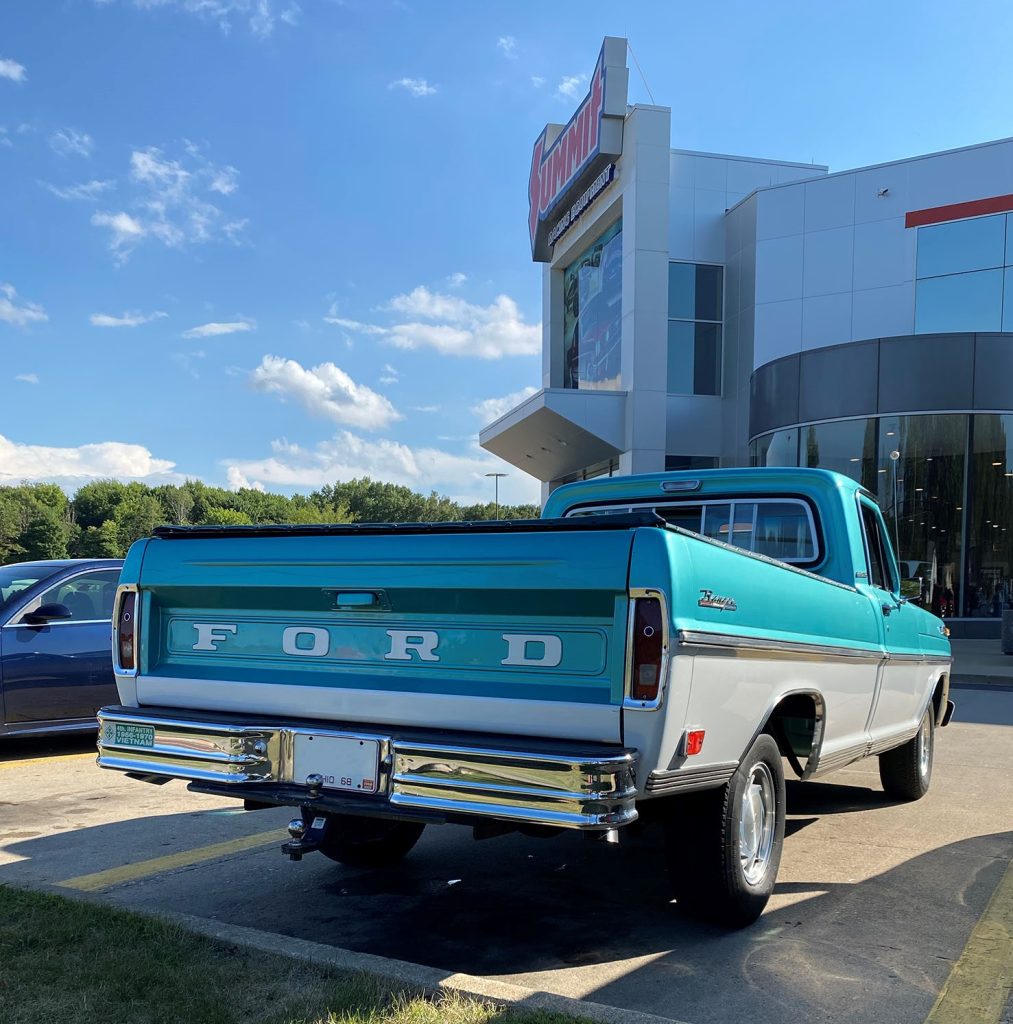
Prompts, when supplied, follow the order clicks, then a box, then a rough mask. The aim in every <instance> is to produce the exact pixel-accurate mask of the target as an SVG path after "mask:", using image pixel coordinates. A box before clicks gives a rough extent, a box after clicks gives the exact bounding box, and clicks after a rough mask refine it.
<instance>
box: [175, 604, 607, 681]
mask: <svg viewBox="0 0 1013 1024" xmlns="http://www.w3.org/2000/svg"><path fill="white" fill-rule="evenodd" d="M168 649H169V653H170V654H171V655H173V656H174V657H178V656H184V657H186V656H190V657H192V656H194V654H196V655H198V656H206V655H208V654H221V655H227V656H229V657H231V658H240V659H246V658H250V659H256V660H258V661H263V660H271V661H276V660H283V661H288V660H289V659H292V658H299V659H301V660H303V661H304V662H309V661H318V662H326V663H342V662H346V663H356V664H362V663H363V662H365V663H373V664H377V665H383V664H386V665H396V664H398V663H404V664H413V665H415V666H425V665H434V666H435V665H440V666H442V667H444V668H470V669H491V668H496V667H498V666H504V667H507V668H515V669H527V670H534V671H537V670H539V669H542V670H557V671H561V672H565V673H576V674H581V675H583V674H587V675H597V674H599V673H601V672H602V671H604V668H605V654H606V635H605V632H604V631H603V630H598V629H583V630H563V631H558V632H552V633H543V632H539V631H537V629H535V628H531V629H528V630H523V631H522V629H520V628H518V629H516V630H514V631H511V630H503V629H502V627H498V626H496V627H493V626H474V627H468V628H461V627H451V628H441V629H432V628H429V626H428V624H427V626H425V627H419V628H411V627H408V628H403V627H402V628H393V627H389V626H386V625H376V624H372V623H371V624H351V623H349V624H345V623H342V624H335V625H331V624H328V625H318V624H311V623H307V624H298V625H286V624H285V623H281V622H273V621H269V620H262V619H261V620H256V621H245V622H244V621H234V622H223V621H220V620H219V621H194V620H193V619H190V618H182V617H173V618H172V619H170V621H169V624H168Z"/></svg>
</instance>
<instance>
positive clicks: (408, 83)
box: [387, 78, 437, 96]
mask: <svg viewBox="0 0 1013 1024" xmlns="http://www.w3.org/2000/svg"><path fill="white" fill-rule="evenodd" d="M387 88H388V89H405V90H407V91H408V92H410V93H411V94H412V95H413V96H432V95H433V94H434V93H435V92H436V90H437V86H435V85H430V84H429V83H428V82H427V81H426V80H425V79H424V78H399V79H397V80H396V81H394V82H391V83H390V85H388V86H387Z"/></svg>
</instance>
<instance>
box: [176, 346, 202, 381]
mask: <svg viewBox="0 0 1013 1024" xmlns="http://www.w3.org/2000/svg"><path fill="white" fill-rule="evenodd" d="M206 357H207V352H205V351H203V349H198V350H197V351H196V352H173V353H172V361H173V362H174V363H176V364H177V365H178V366H179V367H180V369H182V370H183V371H184V372H185V373H188V374H190V376H191V377H193V379H194V380H200V374H199V373H198V372H197V369H196V366H195V365H194V364H195V363H196V362H197V361H198V360H200V359H204V358H206Z"/></svg>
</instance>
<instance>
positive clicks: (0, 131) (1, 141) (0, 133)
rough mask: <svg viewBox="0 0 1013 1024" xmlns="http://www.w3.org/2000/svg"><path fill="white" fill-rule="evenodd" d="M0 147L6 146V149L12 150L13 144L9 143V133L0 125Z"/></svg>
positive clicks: (5, 127) (3, 125)
mask: <svg viewBox="0 0 1013 1024" xmlns="http://www.w3.org/2000/svg"><path fill="white" fill-rule="evenodd" d="M0 146H6V147H7V148H8V149H13V147H14V143H13V142H11V138H10V132H9V131H8V130H7V125H5V124H0Z"/></svg>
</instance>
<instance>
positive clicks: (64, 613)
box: [24, 602, 74, 626]
mask: <svg viewBox="0 0 1013 1024" xmlns="http://www.w3.org/2000/svg"><path fill="white" fill-rule="evenodd" d="M73 617H74V616H73V614H72V612H71V610H70V609H69V608H68V607H67V606H66V605H65V604H57V603H56V602H54V603H52V604H40V605H39V607H38V608H36V609H35V611H34V612H29V613H28V614H27V615H26V616H25V618H24V621H25V622H26V623H28V625H30V626H44V625H46V623H48V622H60V621H65V620H66V619H72V618H73Z"/></svg>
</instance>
